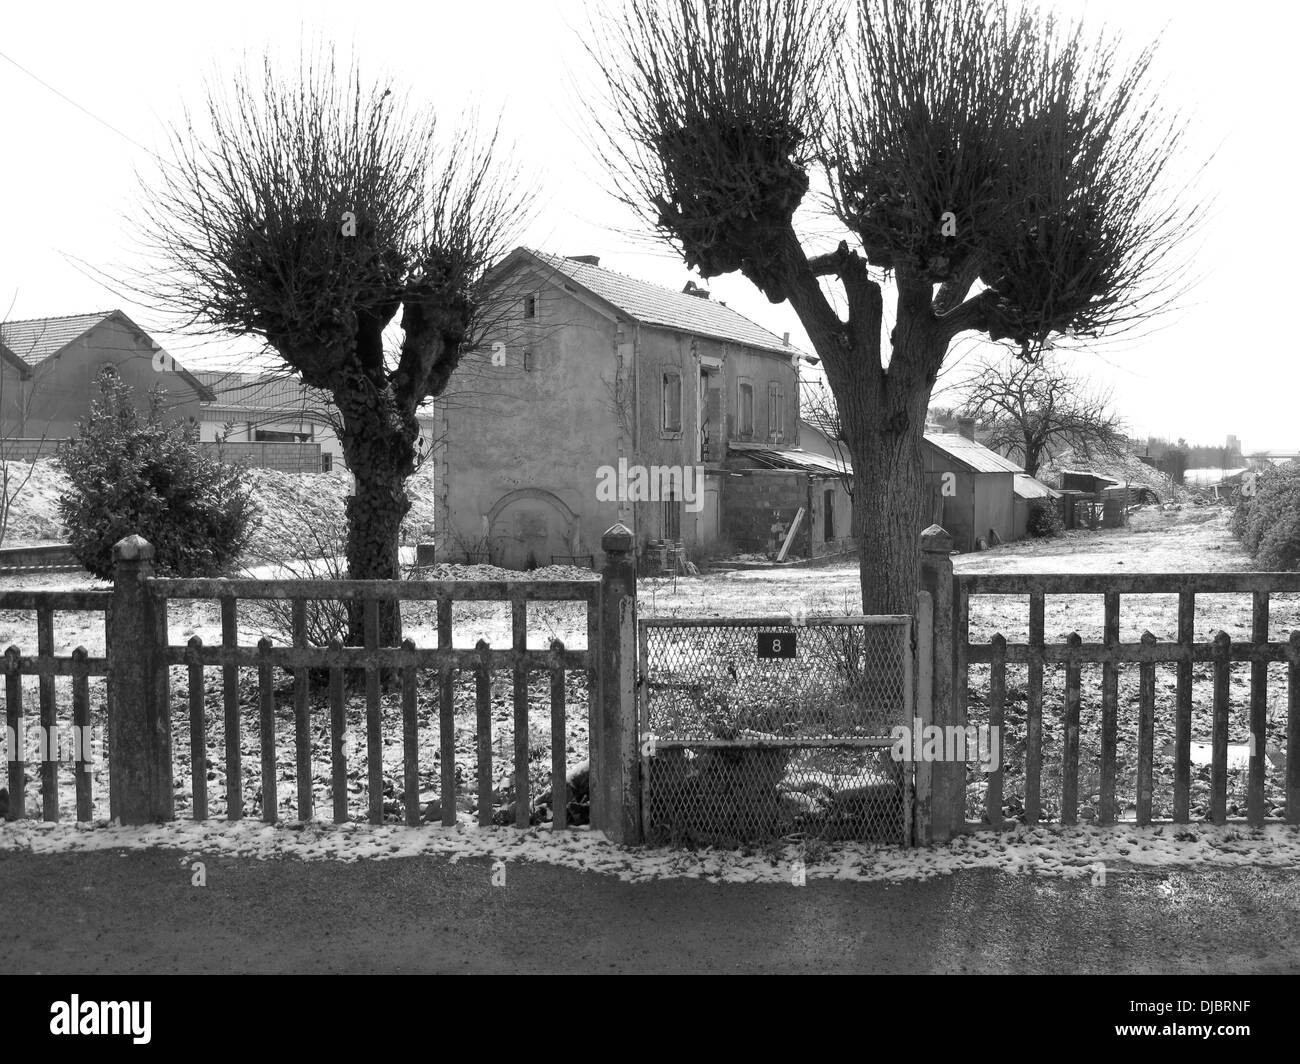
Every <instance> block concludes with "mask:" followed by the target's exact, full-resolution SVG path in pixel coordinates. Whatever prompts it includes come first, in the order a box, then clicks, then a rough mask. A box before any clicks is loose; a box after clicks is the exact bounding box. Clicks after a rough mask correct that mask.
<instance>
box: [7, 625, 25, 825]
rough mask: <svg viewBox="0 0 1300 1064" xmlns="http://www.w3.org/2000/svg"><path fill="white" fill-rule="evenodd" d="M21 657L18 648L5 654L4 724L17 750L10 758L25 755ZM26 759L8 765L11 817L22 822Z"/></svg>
mask: <svg viewBox="0 0 1300 1064" xmlns="http://www.w3.org/2000/svg"><path fill="white" fill-rule="evenodd" d="M21 658H22V655H21V654H20V653H19V650H18V648H17V647H16V646H11V647H9V649H8V650H6V651H5V724H6V725H7V726H8V728H9V734H10V735H12V736H13V737H14V741H15V743H16V749H12V748H11V749H10V751H9V753H10V755H13V754H15V753H18V754H25V752H26V751H25V747H26V744H27V733H26V731H25V729H26V727H27V721H26V718H25V716H24V715H23V674H22V673H21V672H20V671H19V661H20V660H21ZM26 777H27V758H26V757H19V758H15V759H13V760H11V761H10V762H9V816H10V817H11V818H12V819H14V820H22V819H23V818H24V817H25V816H26V815H27V783H26Z"/></svg>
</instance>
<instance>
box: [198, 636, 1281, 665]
mask: <svg viewBox="0 0 1300 1064" xmlns="http://www.w3.org/2000/svg"><path fill="white" fill-rule="evenodd" d="M205 653H207V654H218V653H220V652H219V651H214V650H207V651H205ZM502 653H505V654H508V653H509V651H502ZM967 653H968V654H969V660H968V662H967V664H970V665H987V664H988V663H989V647H988V644H987V643H976V644H975V645H974V646H971V647H969V648H968V649H967ZM1041 654H1042V660H1043V663H1044V664H1046V665H1064V664H1065V662H1066V661H1067V660H1068V659H1069V658H1070V657H1071V656H1077V657H1078V659H1079V661H1080V663H1081V664H1083V665H1103V664H1105V663H1106V662H1113V663H1114V664H1115V665H1117V666H1118V665H1138V664H1140V663H1141V662H1143V661H1154V662H1155V663H1156V664H1157V665H1176V664H1177V663H1178V662H1179V661H1183V660H1186V659H1187V657H1188V652H1187V651H1186V650H1184V649H1183V648H1181V647H1180V646H1178V644H1177V643H1157V644H1156V645H1155V646H1153V647H1149V648H1148V647H1143V646H1142V644H1141V643H1118V644H1116V645H1115V646H1114V647H1107V646H1106V644H1105V643H1084V644H1083V645H1082V646H1081V647H1079V649H1078V651H1077V652H1075V653H1074V654H1073V655H1072V652H1071V650H1070V647H1069V646H1068V645H1067V644H1066V643H1046V644H1044V645H1043V647H1042V650H1041ZM1190 656H1191V660H1192V661H1193V662H1202V663H1204V664H1207V665H1212V664H1213V663H1214V648H1213V646H1212V645H1210V644H1209V643H1198V644H1196V645H1195V646H1193V647H1192V649H1191V652H1190ZM1029 657H1030V647H1029V644H1028V643H1007V664H1008V665H1027V664H1028V663H1029ZM1228 657H1229V660H1231V661H1234V662H1241V663H1243V664H1244V663H1246V662H1253V661H1262V662H1266V663H1268V664H1272V663H1274V662H1277V663H1279V664H1281V663H1284V662H1285V661H1286V660H1287V650H1286V644H1285V643H1279V642H1274V643H1267V644H1265V645H1264V646H1260V647H1257V646H1255V644H1254V643H1250V642H1242V643H1230V644H1229V645H1228Z"/></svg>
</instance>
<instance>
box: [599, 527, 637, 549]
mask: <svg viewBox="0 0 1300 1064" xmlns="http://www.w3.org/2000/svg"><path fill="white" fill-rule="evenodd" d="M634 542H635V537H634V536H633V535H632V530H631V529H630V528H628V527H627V525H625V524H621V523H620V524H617V525H614V527H613V528H609V529H606V530H605V534H604V535H603V536H601V537H600V549H601V550H603V551H605V552H606V553H609V552H611V551H614V552H622V553H624V554H626V553H628V552H629V551H631V549H632V545H633V543H634Z"/></svg>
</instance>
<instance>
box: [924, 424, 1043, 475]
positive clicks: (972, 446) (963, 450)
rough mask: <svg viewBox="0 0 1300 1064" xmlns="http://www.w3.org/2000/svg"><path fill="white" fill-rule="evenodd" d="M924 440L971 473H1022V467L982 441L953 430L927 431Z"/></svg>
mask: <svg viewBox="0 0 1300 1064" xmlns="http://www.w3.org/2000/svg"><path fill="white" fill-rule="evenodd" d="M924 439H925V442H926V443H928V444H930V446H932V447H937V448H938V449H939V450H941V451H942V452H943V453H944V454H945V455H947V456H948V457H949V458H951V459H952V460H953V461H955V462H959V463H961V465H963V466H965V467H966V469H967V470H968V471H969V472H971V473H1023V472H1024V468H1023V467H1021V466H1018V465H1016V463H1015V462H1013V461H1011V459H1009V458H1003V457H1002V455H1000V454H998V452H997V451H993V450H990V449H989V448H987V447H985V446H984V444H982V443H976V442H975V441H974V440H968V439H967V438H966V437H965V436H962V435H960V434H958V433H955V432H927V433H926V434H925V437H924Z"/></svg>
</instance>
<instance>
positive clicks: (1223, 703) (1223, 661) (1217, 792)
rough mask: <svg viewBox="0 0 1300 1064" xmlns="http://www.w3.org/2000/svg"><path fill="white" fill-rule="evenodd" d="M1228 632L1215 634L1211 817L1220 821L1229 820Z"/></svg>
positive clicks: (1211, 745)
mask: <svg viewBox="0 0 1300 1064" xmlns="http://www.w3.org/2000/svg"><path fill="white" fill-rule="evenodd" d="M1228 643H1229V638H1228V633H1227V632H1222V631H1221V632H1219V634H1218V635H1216V636H1215V637H1214V649H1215V651H1216V660H1215V662H1214V731H1213V734H1212V735H1211V740H1210V754H1211V762H1210V818H1211V819H1212V820H1213V821H1214V823H1216V824H1223V823H1225V822H1226V821H1227V819H1228V680H1229V676H1230V672H1231V668H1232V666H1231V665H1230V664H1229V662H1228Z"/></svg>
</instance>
